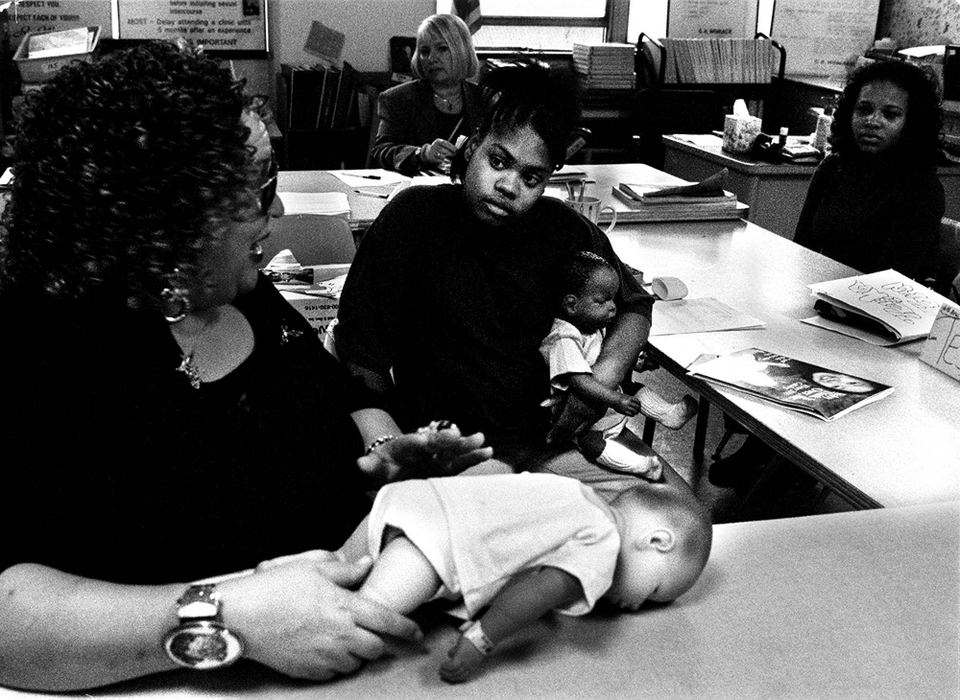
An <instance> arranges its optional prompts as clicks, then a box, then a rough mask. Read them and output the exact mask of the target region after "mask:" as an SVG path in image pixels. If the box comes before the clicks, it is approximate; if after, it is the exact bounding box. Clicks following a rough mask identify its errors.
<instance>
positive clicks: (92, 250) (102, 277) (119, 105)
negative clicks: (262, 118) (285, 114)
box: [0, 41, 254, 307]
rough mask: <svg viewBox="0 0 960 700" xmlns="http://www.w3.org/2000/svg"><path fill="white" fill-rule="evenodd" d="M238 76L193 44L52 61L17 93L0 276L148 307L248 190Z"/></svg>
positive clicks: (7, 284) (41, 289)
mask: <svg viewBox="0 0 960 700" xmlns="http://www.w3.org/2000/svg"><path fill="white" fill-rule="evenodd" d="M244 100H245V98H244V96H243V89H242V84H241V83H238V82H237V81H236V80H234V79H233V78H232V76H231V74H230V72H229V71H228V70H227V69H225V68H222V67H221V66H220V65H219V64H218V63H216V62H215V61H213V60H211V59H209V58H205V57H203V56H202V55H200V53H199V52H198V51H195V50H193V49H191V48H189V47H186V46H183V45H180V46H178V45H175V44H172V43H168V42H159V41H158V42H149V43H146V44H143V45H140V46H137V47H135V48H132V49H128V50H125V51H121V52H117V53H115V54H111V55H109V56H107V57H104V58H102V59H100V60H97V61H95V62H92V63H79V62H78V63H74V64H73V65H70V66H68V67H66V68H64V69H62V70H61V71H60V72H59V73H58V74H57V75H56V76H54V78H53V79H52V80H51V81H50V82H49V83H48V84H46V86H45V87H44V88H42V89H41V90H39V91H36V92H32V93H29V94H28V95H27V97H26V100H25V106H24V110H23V112H22V115H21V118H20V122H19V125H18V132H17V134H16V141H15V153H14V162H13V171H14V173H15V180H14V184H13V193H12V198H11V201H10V205H9V206H8V207H7V210H6V211H5V212H4V226H5V228H6V233H5V236H3V237H2V239H0V280H2V281H0V284H2V285H3V287H0V288H5V289H9V288H11V287H18V288H22V289H27V290H29V291H31V292H32V293H45V294H49V295H58V296H70V297H84V296H87V295H91V294H96V295H97V296H98V297H99V298H104V297H109V298H113V299H115V300H119V301H121V302H122V303H126V304H127V305H129V306H131V307H142V306H148V307H156V306H157V297H158V295H159V291H160V290H161V289H162V288H163V287H164V286H165V277H166V276H168V275H170V274H171V273H172V272H173V271H174V270H177V269H179V270H180V271H182V272H183V273H184V274H186V275H194V274H196V273H197V272H198V268H197V260H198V257H199V254H200V252H201V251H202V250H203V248H204V247H205V245H206V243H207V242H208V241H209V240H211V239H212V237H214V236H215V235H216V233H215V231H216V230H217V224H218V223H220V222H224V221H228V220H230V219H231V218H233V217H234V215H235V213H236V212H237V211H238V210H239V209H240V208H242V207H243V206H247V205H249V202H247V200H248V199H250V198H251V197H253V196H254V195H253V194H252V193H251V192H250V191H249V186H248V181H249V177H250V172H251V168H253V167H254V164H253V155H252V149H251V148H250V147H249V146H247V145H246V140H247V138H248V136H249V132H250V130H249V128H247V127H246V126H243V125H242V124H241V114H242V112H243V108H244Z"/></svg>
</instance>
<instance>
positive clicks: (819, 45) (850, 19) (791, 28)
mask: <svg viewBox="0 0 960 700" xmlns="http://www.w3.org/2000/svg"><path fill="white" fill-rule="evenodd" d="M879 11H880V0H817V2H811V1H810V0H777V3H776V6H775V9H774V14H773V26H772V28H771V30H770V31H771V36H772V37H773V38H774V39H776V40H777V41H779V42H780V44H782V45H783V47H784V48H785V49H786V51H787V66H786V72H787V73H788V74H790V75H809V76H816V77H821V78H830V79H835V80H842V79H843V78H844V77H845V76H846V72H847V66H849V65H852V64H853V63H854V62H855V61H856V58H857V56H860V55H862V54H863V52H864V51H866V50H867V49H869V48H870V47H871V46H872V45H873V40H874V37H875V35H876V32H877V18H878V14H879Z"/></svg>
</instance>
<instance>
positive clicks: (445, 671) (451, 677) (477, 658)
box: [440, 637, 484, 683]
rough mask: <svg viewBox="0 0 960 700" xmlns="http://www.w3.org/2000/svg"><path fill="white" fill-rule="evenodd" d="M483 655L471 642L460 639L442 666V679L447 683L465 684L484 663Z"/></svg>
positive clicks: (448, 653)
mask: <svg viewBox="0 0 960 700" xmlns="http://www.w3.org/2000/svg"><path fill="white" fill-rule="evenodd" d="M483 658H484V657H483V654H481V653H480V651H479V650H478V649H477V648H476V647H475V646H474V645H473V644H471V643H470V642H468V641H467V640H465V639H464V638H463V637H460V638H459V639H458V640H457V643H456V645H454V647H453V648H452V649H451V650H450V651H449V652H447V659H446V660H445V661H444V662H443V663H442V664H440V678H442V679H443V680H445V681H446V682H447V683H463V682H464V681H467V680H470V676H472V675H473V674H474V672H475V671H476V670H477V669H478V668H479V667H480V664H482V663H483Z"/></svg>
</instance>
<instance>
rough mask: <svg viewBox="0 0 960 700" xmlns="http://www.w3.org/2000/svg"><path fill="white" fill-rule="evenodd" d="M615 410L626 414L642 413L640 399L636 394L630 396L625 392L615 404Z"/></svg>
mask: <svg viewBox="0 0 960 700" xmlns="http://www.w3.org/2000/svg"><path fill="white" fill-rule="evenodd" d="M614 410H616V411H617V413H622V414H623V415H625V416H635V415H637V414H638V413H640V399H638V398H637V397H636V396H628V395H626V394H624V395H623V396H621V397H620V399H619V400H618V401H617V405H616V406H614Z"/></svg>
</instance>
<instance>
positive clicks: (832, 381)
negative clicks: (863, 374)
mask: <svg viewBox="0 0 960 700" xmlns="http://www.w3.org/2000/svg"><path fill="white" fill-rule="evenodd" d="M813 381H815V382H816V383H817V384H819V385H820V386H824V387H826V388H828V389H834V390H836V391H846V392H849V393H853V394H866V393H869V392H871V391H873V385H872V384H870V383H869V382H867V381H866V380H864V379H860V378H859V377H851V376H850V375H849V374H840V373H839V372H814V373H813Z"/></svg>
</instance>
